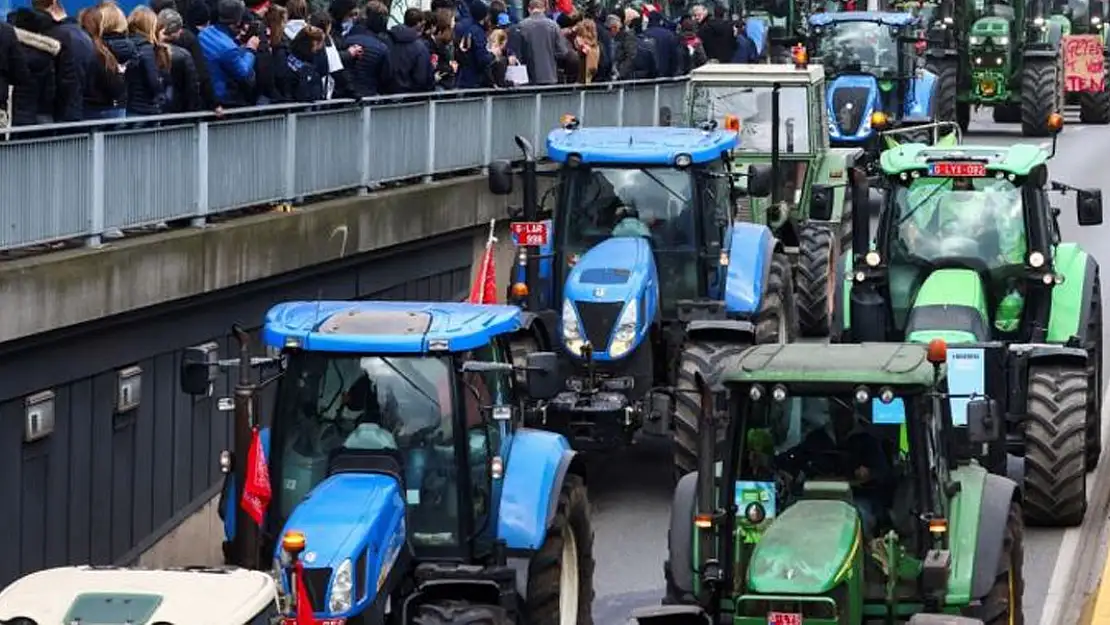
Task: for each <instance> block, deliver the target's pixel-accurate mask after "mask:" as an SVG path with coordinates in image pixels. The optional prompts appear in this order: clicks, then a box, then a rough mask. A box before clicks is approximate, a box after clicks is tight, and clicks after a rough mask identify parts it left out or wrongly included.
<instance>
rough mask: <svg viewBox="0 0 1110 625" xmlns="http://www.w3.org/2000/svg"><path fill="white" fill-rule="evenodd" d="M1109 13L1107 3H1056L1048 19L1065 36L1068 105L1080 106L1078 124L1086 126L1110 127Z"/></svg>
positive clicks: (1068, 0) (1064, 0) (1072, 0)
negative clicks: (1100, 65)
mask: <svg viewBox="0 0 1110 625" xmlns="http://www.w3.org/2000/svg"><path fill="white" fill-rule="evenodd" d="M1107 12H1108V11H1107V0H1055V1H1054V3H1053V10H1052V15H1051V16H1050V17H1049V19H1050V20H1051V21H1053V22H1055V23H1057V24H1058V25H1059V28H1060V30H1061V32H1062V33H1063V49H1064V85H1065V97H1066V101H1067V103H1068V104H1071V105H1078V106H1079V121H1081V122H1083V123H1085V124H1110V90H1108V88H1107V81H1106V75H1107V72H1108V71H1110V48H1108V47H1107V45H1106V35H1107V26H1106V17H1107ZM1100 60H1101V61H1102V71H1101V72H1099V71H1097V69H1098V62H1099V61H1100Z"/></svg>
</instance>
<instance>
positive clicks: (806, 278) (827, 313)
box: [794, 223, 840, 337]
mask: <svg viewBox="0 0 1110 625" xmlns="http://www.w3.org/2000/svg"><path fill="white" fill-rule="evenodd" d="M798 241H799V242H798V272H797V274H796V276H795V278H796V280H795V282H794V294H795V295H796V296H797V302H796V303H797V310H798V321H799V326H800V328H799V330H800V332H801V335H802V336H814V337H825V336H829V335H830V334H831V333H832V331H833V329H834V327H835V323H834V320H833V317H834V312H835V310H836V262H837V260H838V259H839V258H840V241H838V240H837V237H836V235H835V234H834V233H833V231H832V228H829V227H828V226H825V225H823V224H817V223H806V224H805V225H803V226H802V231H801V233H800V234H799V235H798Z"/></svg>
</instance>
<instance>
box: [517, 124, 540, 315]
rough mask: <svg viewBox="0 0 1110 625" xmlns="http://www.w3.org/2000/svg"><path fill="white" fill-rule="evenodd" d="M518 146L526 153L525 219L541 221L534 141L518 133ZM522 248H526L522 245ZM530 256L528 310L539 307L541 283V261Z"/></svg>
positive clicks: (523, 177)
mask: <svg viewBox="0 0 1110 625" xmlns="http://www.w3.org/2000/svg"><path fill="white" fill-rule="evenodd" d="M514 140H515V141H516V146H517V147H518V148H520V152H521V154H523V155H524V163H523V164H522V165H521V168H520V182H521V189H520V195H521V201H522V202H523V204H524V206H523V213H524V221H532V222H534V221H539V220H540V200H539V197H540V194H539V177H538V176H537V174H536V151H535V150H534V149H533V148H532V143H531V142H529V141H528V140H527V139H525V138H524V137H522V136H520V135H517V136H516V137H514ZM521 249H522V250H525V249H526V248H524V247H522V248H521ZM525 253H527V254H528V257H527V259H526V261H525V267H524V283H525V284H527V285H528V286H529V288H528V296H527V297H526V298H525V300H524V303H525V306H526V307H527V309H528V310H538V309H539V288H538V286H539V283H540V262H539V259H538V258H536V254H533V253H531V252H525Z"/></svg>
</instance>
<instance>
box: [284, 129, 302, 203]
mask: <svg viewBox="0 0 1110 625" xmlns="http://www.w3.org/2000/svg"><path fill="white" fill-rule="evenodd" d="M296 195H297V114H296V113H289V114H287V115H286V116H285V197H284V198H282V199H283V200H286V201H289V202H296V201H297V199H298V198H297V197H296Z"/></svg>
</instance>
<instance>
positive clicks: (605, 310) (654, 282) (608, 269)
mask: <svg viewBox="0 0 1110 625" xmlns="http://www.w3.org/2000/svg"><path fill="white" fill-rule="evenodd" d="M658 293H659V288H658V278H657V276H656V270H655V259H654V257H653V255H652V251H651V241H649V240H648V239H647V238H646V237H638V236H633V237H612V238H609V239H606V240H604V241H602V242H601V243H598V244H597V245H595V246H594V247H592V248H590V249H589V250H588V251H586V253H584V254H582V255H581V257H580V258H579V259H578V262H577V263H576V264H575V265H574V268H573V269H571V271H570V274H569V275H568V276H567V281H566V286H565V287H564V289H563V298H564V299H565V300H566V302H568V303H569V305H570V307H571V308H572V309H573V312H574V313H575V314H577V315H578V325H579V328H580V330H581V331H582V333H583V335H584V336H585V338H586V339H587V340H589V341H590V344H591V345H592V346H593V348H594V358H595V359H596V360H599V361H605V360H611V359H610V358H609V355H608V353H607V352H608V349H609V342H610V340H611V339H612V336H613V331H614V330H615V329H616V326H617V320H618V319H619V318H620V316H621V313H622V311H623V310H624V305H626V304H627V303H628V302H630V301H632V300H636V305H637V308H638V313H637V330H636V339H635V341H634V345H639V344H640V341H642V340H643V338H644V336H646V335H647V330H648V328H649V327H650V326H651V322H652V321H653V320H654V317H655V310H656V308H657V307H658V300H659V295H658ZM565 311H566V307H564V312H565ZM643 311H648V313H647V314H646V315H645V314H643ZM645 317H646V318H645ZM570 351H571V353H572V354H573V355H575V356H578V354H577V353H575V352H574V351H573V350H570Z"/></svg>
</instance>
